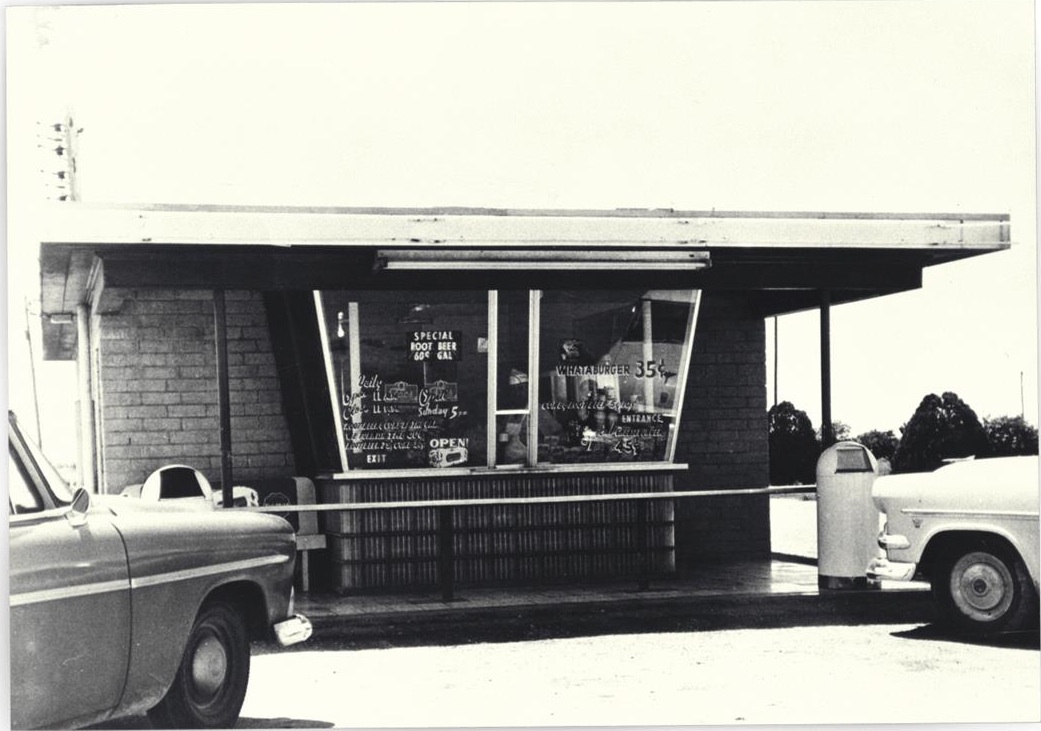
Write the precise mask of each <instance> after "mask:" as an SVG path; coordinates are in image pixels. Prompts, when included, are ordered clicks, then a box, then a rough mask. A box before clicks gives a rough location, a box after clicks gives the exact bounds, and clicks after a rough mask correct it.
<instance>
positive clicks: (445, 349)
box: [408, 330, 463, 363]
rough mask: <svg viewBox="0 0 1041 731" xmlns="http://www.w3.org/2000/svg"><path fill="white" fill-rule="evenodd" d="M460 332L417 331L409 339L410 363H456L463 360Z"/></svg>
mask: <svg viewBox="0 0 1041 731" xmlns="http://www.w3.org/2000/svg"><path fill="white" fill-rule="evenodd" d="M462 340H463V336H462V332H461V331H459V330H417V331H416V332H413V333H412V335H411V336H409V338H408V360H409V362H410V363H427V362H430V361H441V362H442V363H444V362H455V361H459V360H462V359H463V353H462V350H461V349H460V347H459V344H460V343H461V342H462Z"/></svg>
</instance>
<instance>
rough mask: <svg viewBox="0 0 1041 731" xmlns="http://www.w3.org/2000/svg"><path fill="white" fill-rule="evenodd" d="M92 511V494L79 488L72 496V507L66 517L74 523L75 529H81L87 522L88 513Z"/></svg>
mask: <svg viewBox="0 0 1041 731" xmlns="http://www.w3.org/2000/svg"><path fill="white" fill-rule="evenodd" d="M88 510H90V493H89V492H87V491H86V490H84V489H83V488H82V487H81V488H78V489H77V490H76V492H75V494H73V496H72V505H70V506H69V512H68V514H67V515H66V517H67V518H68V519H69V522H70V523H72V527H73V528H79V527H80V526H81V525H84V524H85V523H86V522H87V511H88Z"/></svg>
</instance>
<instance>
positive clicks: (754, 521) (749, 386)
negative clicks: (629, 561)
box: [675, 292, 770, 569]
mask: <svg viewBox="0 0 1041 731" xmlns="http://www.w3.org/2000/svg"><path fill="white" fill-rule="evenodd" d="M766 411H767V409H766V333H765V324H764V319H763V317H762V315H759V314H756V313H755V312H754V311H753V310H752V309H751V307H750V306H749V303H748V299H747V296H746V295H743V294H730V293H717V292H707V293H705V294H704V296H703V300H702V303H701V311H700V315H699V318H698V324H697V334H696V337H695V340H694V350H693V353H692V355H691V365H690V375H689V381H688V383H687V390H686V394H685V397H684V404H683V419H682V423H681V424H680V436H679V442H678V447H677V450H676V461H677V462H679V463H687V464H688V465H689V466H690V469H689V470H687V471H685V472H681V473H677V475H676V480H675V488H676V489H677V490H698V489H722V488H740V487H766V486H767V485H768V484H769V481H770V465H769V442H768V433H767V418H766ZM769 551H770V520H769V499H768V498H765V497H755V498H748V497H719V498H693V499H687V500H680V501H678V502H677V505H676V559H677V565H678V566H679V567H680V568H681V569H682V568H683V567H684V566H690V565H693V564H697V563H699V562H703V561H705V560H710V559H718V558H740V557H750V556H764V555H768V554H769Z"/></svg>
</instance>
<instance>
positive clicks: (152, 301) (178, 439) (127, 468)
mask: <svg viewBox="0 0 1041 731" xmlns="http://www.w3.org/2000/svg"><path fill="white" fill-rule="evenodd" d="M108 298H112V301H122V306H121V307H119V310H118V312H115V313H109V314H102V315H101V316H100V317H99V318H98V320H97V322H98V323H99V324H98V331H97V332H96V333H95V342H96V344H97V348H98V362H99V368H100V374H99V395H98V398H99V404H98V406H99V409H100V412H101V421H102V424H101V440H102V459H103V461H104V466H103V478H104V479H103V488H102V489H103V490H104V491H105V492H116V493H118V492H119V491H120V490H122V489H123V488H124V487H125V486H127V485H129V484H136V483H140V482H143V481H144V480H145V478H146V477H147V476H148V475H149V473H151V472H152V470H154V469H156V468H158V467H161V466H162V465H164V464H171V463H183V464H187V465H191V466H192V467H195V468H196V469H198V470H200V471H201V472H202V473H203V474H205V475H206V477H207V478H208V479H209V480H210V481H211V482H212V483H213V485H214V487H215V488H216V487H217V485H218V483H219V480H220V426H219V416H218V407H217V374H216V349H215V344H214V323H213V300H212V294H211V292H210V291H209V290H201V291H196V290H134V289H121V290H113V289H109V290H106V299H108ZM226 303H227V329H228V370H229V376H230V399H231V429H232V475H233V477H234V481H235V483H236V484H249V480H251V479H259V478H264V477H283V476H289V475H292V474H293V457H292V451H291V447H290V442H289V435H288V433H287V430H286V426H285V420H284V418H283V415H282V405H281V395H280V391H279V384H278V378H277V375H276V372H275V364H274V357H273V355H272V352H271V344H270V341H269V337H268V329H267V321H266V318H265V315H264V308H263V305H262V303H261V299H260V296H259V295H258V294H256V293H252V292H238V291H232V292H227V293H226Z"/></svg>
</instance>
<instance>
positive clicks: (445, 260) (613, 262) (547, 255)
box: [375, 248, 711, 271]
mask: <svg viewBox="0 0 1041 731" xmlns="http://www.w3.org/2000/svg"><path fill="white" fill-rule="evenodd" d="M709 266H711V258H710V257H709V252H707V251H677V250H661V249H659V250H650V251H633V250H631V249H627V250H594V251H590V250H572V249H433V248H431V249H380V250H379V251H377V252H376V264H375V268H376V269H377V270H380V269H399V270H454V269H466V270H505V269H538V270H547V269H550V270H552V269H559V270H570V269H575V270H591V269H598V270H615V269H626V270H630V271H631V270H654V269H662V270H677V269H681V270H686V271H691V270H697V269H707V268H708V267H709Z"/></svg>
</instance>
